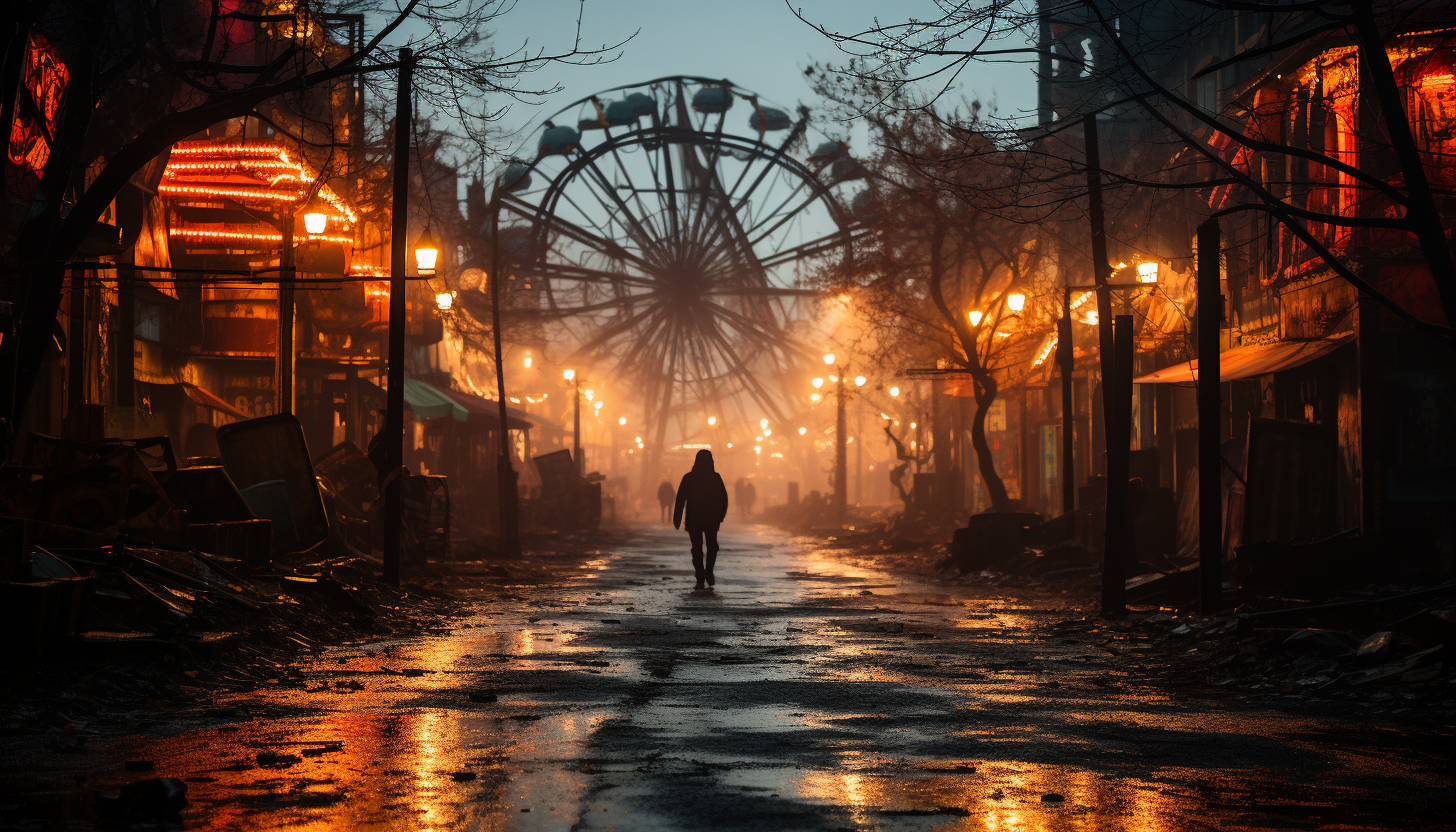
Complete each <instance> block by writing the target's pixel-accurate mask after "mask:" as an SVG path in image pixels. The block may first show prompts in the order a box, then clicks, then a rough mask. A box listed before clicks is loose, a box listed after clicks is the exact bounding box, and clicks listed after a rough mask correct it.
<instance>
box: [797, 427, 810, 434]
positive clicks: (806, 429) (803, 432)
mask: <svg viewBox="0 0 1456 832" xmlns="http://www.w3.org/2000/svg"><path fill="white" fill-rule="evenodd" d="M808 432H809V429H808V428H799V435H800V436H803V435H804V434H806V433H808Z"/></svg>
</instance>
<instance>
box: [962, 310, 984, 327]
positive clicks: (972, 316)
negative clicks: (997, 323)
mask: <svg viewBox="0 0 1456 832" xmlns="http://www.w3.org/2000/svg"><path fill="white" fill-rule="evenodd" d="M983 317H985V315H984V314H983V313H982V312H981V310H979V309H972V310H971V311H969V312H967V313H966V318H967V320H969V321H970V322H971V326H980V325H981V318H983Z"/></svg>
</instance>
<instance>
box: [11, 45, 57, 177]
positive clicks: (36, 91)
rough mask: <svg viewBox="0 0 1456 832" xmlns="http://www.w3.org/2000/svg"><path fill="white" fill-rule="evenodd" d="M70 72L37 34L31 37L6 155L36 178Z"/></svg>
mask: <svg viewBox="0 0 1456 832" xmlns="http://www.w3.org/2000/svg"><path fill="white" fill-rule="evenodd" d="M70 75H71V73H70V72H69V71H68V70H67V69H66V65H65V64H64V63H61V60H60V58H58V57H57V56H56V50H55V48H54V47H52V46H51V44H50V41H48V40H46V39H45V37H44V36H42V35H39V34H32V35H31V36H30V49H28V50H27V51H26V53H25V67H24V74H23V75H22V77H21V85H20V86H21V89H20V95H19V96H17V101H16V105H17V112H16V114H15V121H14V122H13V123H12V124H11V126H10V144H9V147H8V148H7V155H8V156H9V158H10V161H11V162H12V163H14V164H16V165H19V166H22V167H25V168H28V169H29V170H30V171H32V172H33V173H35V174H36V175H37V176H39V175H40V172H41V171H42V170H44V169H45V164H46V160H48V159H50V156H51V143H52V142H53V141H55V128H56V118H57V116H59V115H60V110H61V97H62V95H64V94H65V91H66V81H67V80H69V79H70Z"/></svg>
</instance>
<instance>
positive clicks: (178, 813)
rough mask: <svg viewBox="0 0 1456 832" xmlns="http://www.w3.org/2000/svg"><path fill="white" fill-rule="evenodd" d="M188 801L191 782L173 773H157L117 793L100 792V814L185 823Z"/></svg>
mask: <svg viewBox="0 0 1456 832" xmlns="http://www.w3.org/2000/svg"><path fill="white" fill-rule="evenodd" d="M186 805H187V784H186V783H184V782H182V781H181V780H178V779H176V778H173V777H153V778H152V779H150V780H143V781H142V782H140V783H132V784H131V785H128V786H122V787H121V791H120V793H119V794H117V795H115V796H110V795H97V796H96V813H97V814H98V815H101V816H102V817H104V818H109V819H113V820H125V821H133V822H137V823H147V822H151V823H181V822H182V807H183V806H186Z"/></svg>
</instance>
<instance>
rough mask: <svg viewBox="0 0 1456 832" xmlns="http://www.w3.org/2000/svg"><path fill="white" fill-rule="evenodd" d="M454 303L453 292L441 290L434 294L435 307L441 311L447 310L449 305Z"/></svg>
mask: <svg viewBox="0 0 1456 832" xmlns="http://www.w3.org/2000/svg"><path fill="white" fill-rule="evenodd" d="M454 305H455V293H454V292H441V293H439V294H437V295H435V308H436V309H438V310H440V311H441V312H449V311H450V307H452V306H454Z"/></svg>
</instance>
